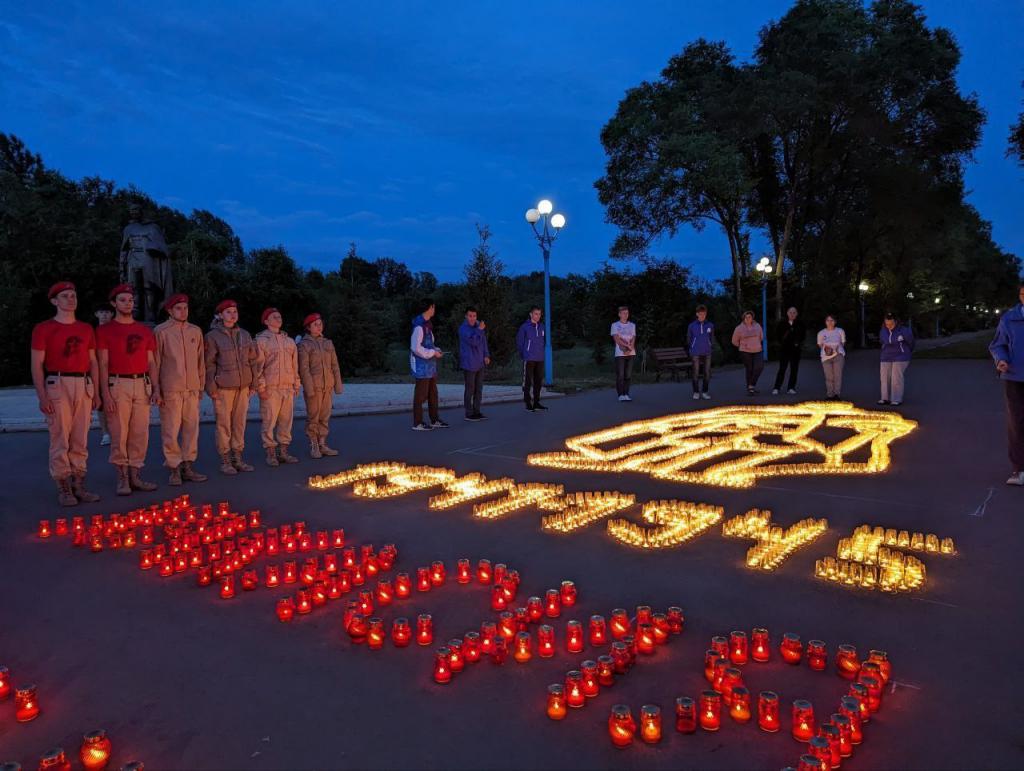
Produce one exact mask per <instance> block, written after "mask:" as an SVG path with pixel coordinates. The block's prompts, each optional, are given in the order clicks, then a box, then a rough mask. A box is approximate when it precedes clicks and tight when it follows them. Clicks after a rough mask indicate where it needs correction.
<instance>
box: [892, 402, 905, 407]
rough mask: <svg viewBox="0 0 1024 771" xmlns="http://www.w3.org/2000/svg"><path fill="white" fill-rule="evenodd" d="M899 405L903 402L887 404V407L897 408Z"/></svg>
mask: <svg viewBox="0 0 1024 771" xmlns="http://www.w3.org/2000/svg"><path fill="white" fill-rule="evenodd" d="M901 404H903V402H889V405H890V406H892V407H899V406H900V405H901Z"/></svg>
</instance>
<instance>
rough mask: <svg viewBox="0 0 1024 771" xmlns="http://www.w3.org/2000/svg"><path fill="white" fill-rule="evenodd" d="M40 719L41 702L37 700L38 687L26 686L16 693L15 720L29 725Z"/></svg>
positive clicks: (16, 690)
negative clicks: (30, 722)
mask: <svg viewBox="0 0 1024 771" xmlns="http://www.w3.org/2000/svg"><path fill="white" fill-rule="evenodd" d="M37 717H39V701H38V700H37V699H36V687H35V686H34V685H26V686H24V687H22V688H16V689H15V691H14V719H15V720H17V721H18V722H19V723H27V722H28V721H30V720H35V719H36V718H37Z"/></svg>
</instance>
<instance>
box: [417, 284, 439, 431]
mask: <svg viewBox="0 0 1024 771" xmlns="http://www.w3.org/2000/svg"><path fill="white" fill-rule="evenodd" d="M418 309H419V311H420V314H419V315H418V316H417V317H416V318H414V319H413V320H412V336H411V337H410V338H409V371H410V373H411V374H412V376H413V379H414V380H415V381H416V385H415V387H414V388H413V395H412V430H413V431H430V430H432V429H435V428H447V427H448V424H447V423H445V422H444V421H443V420H441V415H440V414H439V413H438V400H437V360H438V359H440V358H441V357H442V356H444V352H443V351H442V350H441V349H440V348H438V347H437V346H436V345H434V324H433V322H432V321H431V319H433V318H434V313H435V312H436V311H437V308H436V307H435V306H434V301H433V300H431V299H430V298H429V297H428V298H426V299H423V300H420V302H419V305H418ZM424 401H425V402H426V403H427V414H428V415H429V417H430V422H429V423H427V422H426V421H424V420H423V402H424Z"/></svg>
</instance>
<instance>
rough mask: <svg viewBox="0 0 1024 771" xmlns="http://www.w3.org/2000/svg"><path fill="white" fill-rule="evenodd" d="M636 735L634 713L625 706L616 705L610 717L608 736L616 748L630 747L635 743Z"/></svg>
mask: <svg viewBox="0 0 1024 771" xmlns="http://www.w3.org/2000/svg"><path fill="white" fill-rule="evenodd" d="M635 734H636V721H635V720H633V713H632V712H630V710H629V707H627V706H626V705H625V704H616V705H615V706H613V707H612V711H611V715H609V717H608V736H610V737H611V740H612V744H614V745H615V746H616V747H628V746H629V745H630V744H632V743H633V736H634V735H635Z"/></svg>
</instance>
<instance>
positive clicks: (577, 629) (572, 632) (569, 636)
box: [565, 621, 583, 653]
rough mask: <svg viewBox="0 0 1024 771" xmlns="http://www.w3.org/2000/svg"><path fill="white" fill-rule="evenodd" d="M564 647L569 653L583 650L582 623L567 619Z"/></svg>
mask: <svg viewBox="0 0 1024 771" xmlns="http://www.w3.org/2000/svg"><path fill="white" fill-rule="evenodd" d="M565 649H566V650H567V651H568V652H569V653H579V652H580V651H582V650H583V624H581V623H580V622H579V621H569V622H567V623H566V625H565Z"/></svg>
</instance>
